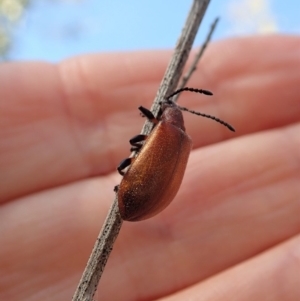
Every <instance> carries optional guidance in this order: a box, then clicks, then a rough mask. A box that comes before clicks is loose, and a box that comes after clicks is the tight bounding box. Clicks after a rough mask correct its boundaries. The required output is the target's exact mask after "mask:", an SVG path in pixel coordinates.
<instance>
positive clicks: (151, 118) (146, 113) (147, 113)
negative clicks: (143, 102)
mask: <svg viewBox="0 0 300 301" xmlns="http://www.w3.org/2000/svg"><path fill="white" fill-rule="evenodd" d="M139 110H140V111H141V112H142V114H143V115H144V116H146V117H147V119H148V120H149V121H151V122H153V123H154V124H157V123H158V120H157V119H156V118H155V117H154V115H153V113H152V112H151V111H150V110H148V109H146V108H144V107H142V106H140V107H139Z"/></svg>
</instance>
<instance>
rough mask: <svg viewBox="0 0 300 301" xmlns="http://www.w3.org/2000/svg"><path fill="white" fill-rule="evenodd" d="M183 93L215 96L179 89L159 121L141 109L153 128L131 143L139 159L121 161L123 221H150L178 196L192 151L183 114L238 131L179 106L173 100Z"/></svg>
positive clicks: (162, 105)
mask: <svg viewBox="0 0 300 301" xmlns="http://www.w3.org/2000/svg"><path fill="white" fill-rule="evenodd" d="M182 91H191V92H197V93H202V94H204V95H213V94H212V93H211V92H210V91H208V90H203V89H194V88H189V87H184V88H181V89H178V90H176V91H175V92H174V93H172V94H171V95H169V96H168V97H167V98H166V99H165V100H164V101H162V102H161V103H160V112H159V113H158V116H157V117H154V115H153V113H152V112H151V111H150V110H148V109H146V108H144V107H142V106H140V107H139V110H140V111H141V113H142V115H143V116H145V117H146V118H147V119H148V120H149V121H150V122H152V123H153V124H154V128H153V130H152V131H151V133H150V134H149V135H148V136H146V135H142V134H140V135H137V136H135V137H133V138H132V139H130V141H129V142H130V144H131V145H132V148H131V151H135V152H137V155H136V157H130V158H127V159H125V160H123V161H121V163H120V165H119V166H118V167H117V170H118V172H119V173H120V174H121V175H122V176H123V179H122V181H121V183H120V185H119V186H116V187H115V192H116V193H117V197H118V205H119V211H120V215H121V217H122V219H123V220H126V221H140V220H144V219H148V218H150V217H152V216H154V215H156V214H158V213H159V212H161V211H162V210H163V209H165V208H166V207H167V206H168V205H169V204H170V203H171V201H172V200H173V198H174V197H175V195H176V194H177V192H178V190H179V187H180V185H181V182H182V179H183V175H184V172H185V169H186V165H187V161H188V158H189V154H190V152H191V149H192V140H191V138H190V137H189V136H188V135H187V134H186V132H185V127H184V120H183V115H182V111H188V112H190V113H192V114H196V115H200V116H203V117H206V118H210V119H214V120H215V121H217V122H219V123H221V124H223V125H224V126H226V127H227V128H228V129H230V130H231V131H235V130H234V128H233V127H232V126H231V125H229V124H228V123H226V122H224V121H222V120H220V119H218V118H216V117H214V116H210V115H206V114H203V113H200V112H196V111H192V110H189V109H187V108H184V107H180V106H178V105H177V104H176V103H175V102H174V101H172V100H171V98H172V97H173V96H174V95H176V94H178V93H180V92H182ZM124 169H127V172H124Z"/></svg>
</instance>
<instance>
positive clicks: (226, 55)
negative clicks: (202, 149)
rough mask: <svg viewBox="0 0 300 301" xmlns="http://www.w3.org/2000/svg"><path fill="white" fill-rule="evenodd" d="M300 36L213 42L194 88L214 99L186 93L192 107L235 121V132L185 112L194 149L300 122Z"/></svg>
mask: <svg viewBox="0 0 300 301" xmlns="http://www.w3.org/2000/svg"><path fill="white" fill-rule="evenodd" d="M299 51H300V38H299V37H298V36H294V37H291V36H268V37H252V38H235V39H230V40H224V41H220V42H217V43H214V44H211V45H210V46H209V48H208V51H207V52H206V53H205V55H204V57H203V60H201V62H200V64H199V68H198V70H199V72H196V73H195V74H194V75H193V77H192V80H191V83H189V85H191V86H199V83H201V85H203V86H204V87H205V88H207V89H209V90H211V91H213V93H214V95H213V96H212V97H210V98H209V99H207V98H203V97H202V98H200V97H199V96H198V95H190V94H189V95H182V99H180V102H181V101H184V102H186V99H193V100H190V101H188V103H187V106H192V108H193V109H194V110H198V111H201V112H204V113H207V114H210V115H213V116H217V117H219V118H221V119H223V120H225V121H226V122H228V123H230V124H231V125H232V126H233V127H234V128H235V129H236V133H234V134H232V133H231V132H229V131H228V129H227V128H225V127H222V126H220V125H219V124H218V123H215V122H213V121H212V120H209V119H207V120H199V118H197V117H194V116H190V114H185V120H186V123H187V131H188V132H189V133H190V134H191V136H192V138H193V143H194V147H199V146H203V145H208V144H211V143H215V142H218V141H222V140H224V139H228V138H232V137H237V136H240V135H244V134H248V133H253V132H256V131H263V130H267V129H270V128H276V127H280V126H285V125H288V124H291V123H293V122H297V121H299V120H300V102H299V97H298V95H299V93H300V87H299V85H298V83H299V80H300V72H299V70H300V56H299Z"/></svg>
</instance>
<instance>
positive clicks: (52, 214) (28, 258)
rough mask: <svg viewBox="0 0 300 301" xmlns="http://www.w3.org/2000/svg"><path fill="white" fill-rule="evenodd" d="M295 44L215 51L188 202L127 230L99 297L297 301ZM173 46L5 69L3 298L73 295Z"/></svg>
mask: <svg viewBox="0 0 300 301" xmlns="http://www.w3.org/2000/svg"><path fill="white" fill-rule="evenodd" d="M299 53H300V38H299V37H287V36H270V37H251V38H237V39H231V40H226V41H221V42H217V43H213V44H211V45H210V46H209V47H208V50H207V52H206V54H205V55H204V57H203V60H202V61H201V62H200V65H199V68H198V71H197V72H195V74H194V75H193V77H192V80H191V82H190V83H189V86H191V87H196V88H204V89H208V90H211V91H212V92H213V93H214V96H213V97H211V98H207V97H205V96H201V95H198V94H193V93H190V94H189V93H184V94H183V95H182V96H181V98H180V100H179V101H180V103H182V104H183V105H184V106H185V107H189V108H192V109H195V110H198V111H201V112H203V113H207V114H211V115H215V116H216V117H219V118H221V119H223V120H225V121H227V122H228V123H230V124H232V125H233V126H234V127H235V128H236V133H235V134H232V133H230V132H229V131H228V130H227V129H226V128H225V127H222V126H221V125H219V124H217V123H214V122H213V121H211V120H206V119H203V118H199V117H197V116H192V115H191V114H185V123H186V128H187V133H188V134H189V135H190V136H191V137H192V140H193V143H194V149H193V151H192V153H191V156H190V159H189V163H188V166H187V170H186V173H185V176H184V180H183V183H182V186H181V188H180V190H179V193H178V195H177V196H176V198H175V199H174V201H173V202H172V203H171V205H170V206H169V207H168V208H167V209H166V210H164V211H163V212H162V213H160V214H159V215H157V216H156V217H154V218H152V219H149V220H147V221H143V222H140V223H127V222H125V223H124V224H123V226H122V230H121V232H120V234H119V237H118V238H117V241H116V243H115V246H114V250H113V251H112V253H111V256H110V258H109V260H108V263H107V267H106V269H105V271H104V274H103V276H102V279H101V281H100V285H99V288H98V292H97V294H96V296H95V298H96V299H99V300H157V299H159V298H160V299H159V300H164V301H175V300H214V301H217V300H222V301H224V300H230V301H234V300H239V301H250V300H251V301H253V300H272V301H273V300H274V301H276V300H278V301H279V300H280V301H283V300H284V301H285V300H289V301H290V300H300V277H299V260H300V235H299V232H300V218H299V216H300V185H299V180H300V134H299V133H300V123H299V122H300V96H299V95H300V85H299V83H300V71H299V70H300V55H299ZM169 58H170V52H165V51H164V52H163V51H157V52H136V53H125V54H124V53H122V54H101V55H88V56H82V57H77V58H72V59H70V60H67V61H64V62H62V63H61V64H58V65H52V64H47V63H41V62H28V63H8V64H2V65H1V66H0V106H1V108H0V112H1V113H0V124H1V126H0V185H1V186H0V191H1V195H0V202H1V207H0V246H1V247H0V300H10V301H11V300H16V301H17V300H26V301H29V300H30V301H33V300H55V301H59V300H70V299H71V298H72V295H73V293H74V291H75V289H76V286H77V283H78V281H79V279H80V277H81V273H82V271H83V269H84V267H85V264H86V262H87V259H88V256H89V253H90V251H91V249H92V247H93V245H94V242H95V239H96V237H97V235H98V232H99V230H100V228H101V226H102V224H103V221H104V219H105V216H106V214H107V212H108V209H109V207H110V205H111V202H112V200H113V198H114V192H113V188H114V186H115V185H116V184H118V183H119V182H120V179H121V178H120V176H119V175H118V174H117V172H116V166H117V165H118V163H119V162H120V161H121V160H122V159H123V158H126V157H127V156H128V155H129V148H130V146H129V143H128V140H129V139H130V138H131V137H132V136H134V135H136V134H138V133H139V131H140V129H141V126H142V124H143V122H144V120H143V119H142V118H141V117H140V116H139V112H138V110H137V107H138V106H139V105H143V106H145V107H148V108H149V107H150V105H151V102H152V100H153V98H154V96H155V93H156V90H157V88H158V86H159V83H160V80H161V78H162V76H163V73H164V70H165V68H166V66H167V62H168V60H169Z"/></svg>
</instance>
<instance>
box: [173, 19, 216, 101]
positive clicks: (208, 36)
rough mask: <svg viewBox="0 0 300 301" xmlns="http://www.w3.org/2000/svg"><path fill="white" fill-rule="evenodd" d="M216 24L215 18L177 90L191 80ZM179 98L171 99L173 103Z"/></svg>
mask: <svg viewBox="0 0 300 301" xmlns="http://www.w3.org/2000/svg"><path fill="white" fill-rule="evenodd" d="M218 22H219V18H216V19H215V21H214V22H213V23H212V24H211V27H210V31H209V33H208V35H207V36H206V39H205V41H204V43H203V44H202V46H201V47H200V49H199V51H198V52H197V54H196V55H195V58H194V61H193V62H192V64H191V66H190V68H189V70H188V71H187V73H186V74H185V75H184V76H183V77H182V80H181V83H180V84H179V86H178V87H177V89H181V88H184V87H185V85H186V84H187V82H188V81H189V79H190V78H191V76H192V74H193V73H194V72H195V71H196V69H197V65H198V63H199V61H200V59H201V57H202V56H203V53H204V51H205V49H206V47H207V45H208V44H209V42H210V39H211V37H212V35H213V33H214V31H215V29H216V26H217V24H218ZM179 96H180V94H178V95H176V96H174V97H173V101H175V102H176V101H177V99H178V97H179Z"/></svg>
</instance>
